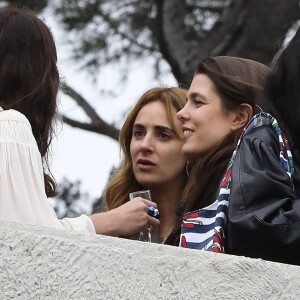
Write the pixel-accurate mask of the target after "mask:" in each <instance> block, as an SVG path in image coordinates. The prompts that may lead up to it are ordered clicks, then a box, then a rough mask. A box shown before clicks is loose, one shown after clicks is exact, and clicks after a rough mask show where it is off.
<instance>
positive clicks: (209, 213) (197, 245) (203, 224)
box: [179, 112, 294, 253]
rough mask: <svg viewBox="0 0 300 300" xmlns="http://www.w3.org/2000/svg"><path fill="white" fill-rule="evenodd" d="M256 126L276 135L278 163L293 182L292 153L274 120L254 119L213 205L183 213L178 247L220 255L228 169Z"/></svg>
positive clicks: (262, 115) (263, 115)
mask: <svg viewBox="0 0 300 300" xmlns="http://www.w3.org/2000/svg"><path fill="white" fill-rule="evenodd" d="M260 126H269V127H271V128H273V130H274V131H275V132H276V134H277V136H278V143H279V148H280V152H279V157H278V159H279V162H280V164H281V165H282V167H283V168H284V170H285V171H286V173H287V174H288V175H289V177H290V178H291V181H292V182H293V174H294V166H293V157H292V153H291V151H290V147H289V144H288V141H287V139H286V138H285V136H284V135H283V134H282V132H281V129H280V128H279V126H278V123H277V121H276V119H275V118H274V117H272V116H271V115H270V114H268V113H265V112H262V113H260V114H257V115H255V116H254V117H253V118H252V119H251V120H250V121H249V123H248V124H247V126H246V127H245V128H244V130H243V132H242V134H241V136H240V138H239V141H238V143H237V145H236V148H235V150H234V151H233V154H232V157H231V159H230V161H229V164H228V167H227V170H226V173H225V176H224V178H223V180H222V182H221V184H220V188H219V195H218V197H217V200H216V201H215V202H214V203H213V204H211V205H209V206H207V207H205V208H202V209H199V210H196V211H193V212H190V213H187V214H185V216H184V217H183V222H182V227H181V235H180V243H179V246H180V247H184V248H192V249H199V250H206V251H212V252H219V253H223V252H224V246H225V227H226V219H227V209H228V206H229V201H230V186H231V173H232V166H233V163H234V160H235V157H236V154H237V151H238V150H239V147H240V144H241V141H242V140H243V138H244V136H246V135H247V133H249V132H250V131H251V130H253V129H254V128H257V127H260Z"/></svg>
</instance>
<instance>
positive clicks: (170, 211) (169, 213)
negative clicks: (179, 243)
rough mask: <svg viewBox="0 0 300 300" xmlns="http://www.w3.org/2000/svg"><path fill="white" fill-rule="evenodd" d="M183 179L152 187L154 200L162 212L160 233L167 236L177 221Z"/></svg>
mask: <svg viewBox="0 0 300 300" xmlns="http://www.w3.org/2000/svg"><path fill="white" fill-rule="evenodd" d="M182 191H183V180H182V179H181V180H179V181H178V182H176V183H174V182H173V183H172V185H171V184H166V185H164V186H163V187H162V186H158V187H151V197H152V200H153V201H154V202H155V203H156V204H157V207H158V210H159V213H160V225H159V234H160V236H161V237H166V236H167V235H168V233H169V232H170V230H171V229H172V227H173V226H174V225H175V222H176V208H177V206H178V204H179V201H180V200H181V196H182Z"/></svg>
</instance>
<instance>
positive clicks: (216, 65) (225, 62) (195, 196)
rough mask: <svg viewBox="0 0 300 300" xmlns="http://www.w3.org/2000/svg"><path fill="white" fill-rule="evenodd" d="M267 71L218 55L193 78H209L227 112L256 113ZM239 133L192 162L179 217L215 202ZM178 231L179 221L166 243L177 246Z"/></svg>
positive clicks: (244, 60)
mask: <svg viewBox="0 0 300 300" xmlns="http://www.w3.org/2000/svg"><path fill="white" fill-rule="evenodd" d="M269 72H270V69H269V68H268V67H267V66H265V65H263V64H261V63H258V62H256V61H253V60H249V59H243V58H238V57H230V56H218V57H212V58H207V59H205V60H204V61H202V62H201V63H200V64H199V65H198V67H197V69H196V74H195V76H196V75H198V74H206V75H207V76H208V77H209V78H210V79H211V81H212V82H213V84H214V87H215V89H216V91H217V93H218V94H219V96H220V98H221V101H222V105H223V107H224V108H225V109H226V110H232V109H235V108H237V107H239V106H240V105H241V104H242V103H248V104H250V105H251V107H252V109H253V111H256V107H255V105H256V104H257V101H256V99H260V95H261V94H262V93H263V85H264V83H265V79H266V77H267V75H268V74H269ZM242 130H243V128H240V129H238V130H236V131H233V132H231V133H229V134H228V136H226V137H225V138H224V140H223V142H222V143H220V145H219V146H218V147H216V149H213V150H212V151H211V152H210V153H208V154H207V155H206V156H205V157H203V158H201V159H199V160H198V161H196V162H194V166H193V167H192V170H191V174H190V177H189V179H188V182H187V185H186V187H185V189H184V192H183V199H185V200H184V201H183V203H182V206H181V210H179V211H178V217H179V216H182V215H183V214H184V213H187V212H190V211H193V210H196V209H200V208H203V207H205V206H208V205H210V204H211V203H213V202H214V201H215V200H216V197H217V192H218V187H219V184H220V182H221V180H222V177H223V176H224V174H225V171H226V168H227V165H228V163H229V160H230V157H231V155H232V152H233V150H234V148H235V146H236V143H237V141H238V138H239V136H240V134H241V132H242ZM179 219H181V218H178V220H179ZM180 229H181V222H180V223H178V224H176V226H175V228H174V230H173V232H172V234H171V235H170V236H169V238H168V239H167V241H166V243H167V244H172V245H178V242H179V236H180Z"/></svg>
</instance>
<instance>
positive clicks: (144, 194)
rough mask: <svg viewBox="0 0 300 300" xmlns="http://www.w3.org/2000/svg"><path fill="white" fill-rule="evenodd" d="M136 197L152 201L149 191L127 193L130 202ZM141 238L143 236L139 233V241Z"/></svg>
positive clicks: (149, 236) (149, 238) (149, 235)
mask: <svg viewBox="0 0 300 300" xmlns="http://www.w3.org/2000/svg"><path fill="white" fill-rule="evenodd" d="M136 197H141V198H143V199H146V200H150V201H152V199H151V193H150V190H144V191H136V192H132V193H129V199H130V200H132V199H133V198H136ZM142 236H143V233H142V232H140V237H139V240H141V237H142ZM148 242H149V243H151V233H150V228H148Z"/></svg>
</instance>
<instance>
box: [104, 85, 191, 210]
mask: <svg viewBox="0 0 300 300" xmlns="http://www.w3.org/2000/svg"><path fill="white" fill-rule="evenodd" d="M186 93H187V91H186V90H184V89H181V88H175V87H173V88H161V87H156V88H152V89H150V90H148V91H147V92H145V93H144V94H143V95H142V96H141V98H140V99H139V100H138V102H137V103H136V105H135V106H134V108H133V109H132V111H131V112H130V113H129V115H128V117H127V119H126V121H125V123H124V125H123V127H122V130H121V132H120V137H119V143H120V147H121V150H122V152H123V155H124V158H123V161H122V164H121V167H120V169H119V170H117V172H115V174H114V175H113V178H112V180H111V181H110V183H109V184H108V186H107V189H106V204H107V208H108V209H109V210H110V209H113V208H116V207H119V206H120V205H122V204H124V203H125V202H127V201H128V199H129V198H128V194H129V193H131V192H135V191H138V190H140V189H143V187H142V186H141V185H140V184H139V183H138V182H137V180H136V178H135V176H134V173H133V166H132V160H131V154H130V142H131V138H132V129H133V125H134V121H135V119H136V117H137V114H138V113H139V111H140V110H141V109H142V108H143V107H144V106H145V105H146V104H148V103H150V102H154V101H160V102H161V103H163V104H164V106H165V108H166V113H167V119H168V121H169V123H170V125H171V127H172V129H173V130H174V131H175V132H176V134H177V135H179V133H178V132H177V131H176V129H175V123H174V120H173V116H172V108H173V107H174V108H175V109H176V111H179V110H181V109H182V108H183V107H184V105H185V103H186Z"/></svg>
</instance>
